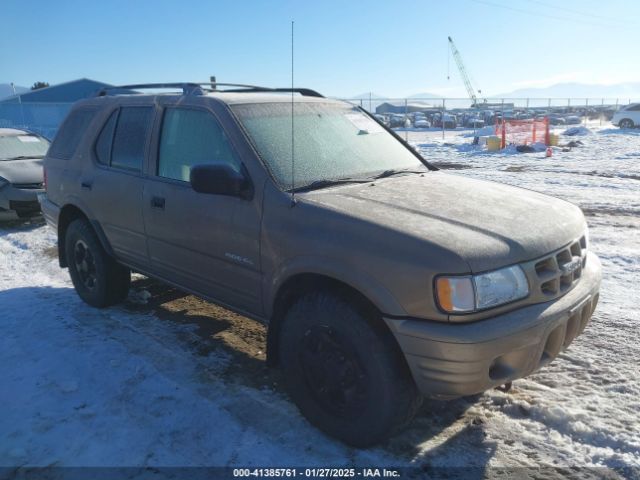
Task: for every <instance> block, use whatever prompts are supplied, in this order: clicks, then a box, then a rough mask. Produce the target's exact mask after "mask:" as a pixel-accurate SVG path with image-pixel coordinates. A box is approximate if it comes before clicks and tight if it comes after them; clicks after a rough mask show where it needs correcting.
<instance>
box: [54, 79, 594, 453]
mask: <svg viewBox="0 0 640 480" xmlns="http://www.w3.org/2000/svg"><path fill="white" fill-rule="evenodd" d="M164 86H165V87H166V85H164ZM148 87H149V88H151V87H153V86H148ZM175 87H176V88H178V87H179V88H180V89H181V91H180V93H177V94H162V95H159V94H136V95H124V94H121V95H109V91H106V92H105V95H104V96H99V97H96V98H92V99H86V100H82V101H79V102H77V103H76V104H75V105H74V106H73V107H72V110H71V111H70V113H69V115H68V117H67V118H66V120H65V121H64V123H63V125H62V126H61V128H60V131H59V133H58V134H57V136H56V137H55V140H54V142H53V144H52V146H51V148H50V149H49V152H48V154H47V156H46V159H45V169H46V174H47V193H46V197H43V198H42V207H43V211H44V215H45V218H46V220H47V222H48V223H49V224H50V225H51V226H52V227H53V229H55V231H56V232H57V235H58V255H59V261H60V266H61V267H67V268H68V269H69V274H70V276H71V280H72V281H73V285H74V287H75V289H76V291H77V293H78V295H79V296H80V298H82V299H83V300H84V301H85V302H86V303H88V304H89V305H92V306H94V307H98V308H101V307H108V306H110V305H114V304H116V303H118V302H121V301H123V300H124V299H125V297H126V296H127V291H128V289H129V283H130V272H131V271H135V272H141V273H143V274H145V275H147V276H151V277H155V278H157V279H160V280H163V281H167V282H169V283H170V284H172V285H174V286H177V287H179V288H182V289H184V290H185V291H187V292H191V293H193V294H196V295H200V296H202V297H203V298H205V299H209V300H211V301H214V302H217V303H219V304H221V305H224V306H225V307H226V308H229V309H231V310H233V311H235V312H238V313H240V314H243V315H246V316H249V317H251V318H253V319H255V320H258V321H261V322H264V323H266V324H268V339H267V357H268V362H269V364H271V365H277V366H279V367H280V368H281V369H282V371H283V373H284V379H285V383H286V387H287V390H288V392H289V394H290V396H291V398H292V399H293V401H294V402H295V403H296V405H297V406H298V407H299V409H300V411H301V412H302V413H303V414H304V415H305V416H306V418H307V419H309V421H310V422H311V423H313V424H314V425H316V426H317V427H318V428H320V429H322V430H324V431H325V432H327V433H328V434H330V435H333V436H335V437H337V438H339V439H341V440H342V441H344V442H346V443H348V444H351V445H356V446H367V445H372V444H374V443H377V442H379V441H381V440H383V439H385V438H387V437H388V436H389V435H390V434H392V433H393V432H394V431H395V430H396V429H397V428H399V426H401V425H403V424H404V423H406V422H407V421H408V420H409V419H410V418H411V417H412V415H413V414H414V413H415V412H416V410H417V409H418V407H419V406H420V402H421V399H422V396H423V395H426V396H430V397H435V398H455V397H460V396H465V395H472V394H476V393H479V392H482V391H484V390H487V389H489V388H492V387H495V386H498V385H502V384H505V383H507V382H510V381H512V380H514V379H517V378H520V377H523V376H525V375H529V374H530V373H532V372H534V371H536V370H538V369H539V368H541V367H543V366H545V365H547V364H548V363H549V362H551V361H552V360H553V359H554V358H555V357H556V356H557V355H558V353H559V352H560V351H561V350H562V349H563V348H565V347H567V346H569V344H570V343H571V342H572V341H573V340H574V338H576V336H578V335H579V334H580V333H582V331H583V330H584V328H585V326H586V325H587V323H588V322H589V319H590V317H591V314H592V313H593V310H594V309H595V307H596V303H597V301H598V292H599V286H600V277H601V272H600V268H601V267H600V263H599V260H598V258H597V257H596V255H595V254H593V253H591V250H590V246H589V244H588V236H587V225H586V222H585V218H584V216H583V214H582V212H581V211H580V209H579V208H578V207H577V206H575V205H572V204H570V203H568V202H566V201H563V200H560V199H556V198H553V197H549V196H546V195H542V194H539V193H536V192H533V191H530V190H526V189H521V188H516V187H512V186H507V185H502V184H499V183H493V182H488V181H482V180H476V179H473V178H470V177H465V176H459V175H452V174H448V173H446V172H443V171H439V170H438V169H437V168H435V167H433V166H432V165H431V164H429V163H428V162H427V161H426V160H425V159H423V158H422V157H421V156H420V155H419V154H418V153H417V152H416V151H415V150H414V149H412V148H411V147H410V146H409V145H408V144H407V143H405V142H404V141H403V140H402V138H401V137H400V136H398V135H395V134H394V133H393V132H391V131H389V130H387V129H385V127H383V126H381V125H380V124H379V123H377V122H375V120H374V119H373V117H371V116H370V115H369V114H367V113H366V112H364V111H362V110H360V109H358V108H357V107H354V106H353V105H350V104H348V103H345V102H341V101H338V100H332V99H328V98H324V97H323V96H322V95H320V94H319V93H317V92H314V91H312V90H309V89H300V90H296V91H297V92H298V93H299V95H298V96H296V97H295V98H294V102H295V103H294V105H295V106H296V107H297V108H294V109H292V108H291V105H292V104H291V100H290V97H289V96H283V95H281V94H279V93H277V92H274V93H271V92H269V90H268V89H264V88H255V87H254V88H242V87H241V86H236V87H227V88H232V89H234V90H235V91H233V92H224V91H211V90H205V89H202V88H201V87H200V86H198V85H194V84H176V85H175ZM120 88H125V89H126V88H133V87H120ZM283 90H284V91H286V89H278V92H282V91H283ZM291 115H294V117H296V118H297V119H296V121H295V126H296V130H295V131H294V133H292V130H291V125H292V117H291ZM294 134H295V135H296V136H299V137H300V138H303V139H304V141H298V142H296V143H295V146H296V148H295V163H294V162H293V157H292V148H291V146H292V144H293V141H294V138H293V137H292V135H294ZM289 139H291V142H292V143H291V144H290V143H289V141H288V140H289ZM345 152H348V153H349V154H348V155H345Z"/></svg>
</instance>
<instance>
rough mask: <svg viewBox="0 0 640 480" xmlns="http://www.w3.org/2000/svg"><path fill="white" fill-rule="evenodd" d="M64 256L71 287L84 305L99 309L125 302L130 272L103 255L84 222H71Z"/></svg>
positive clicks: (93, 235)
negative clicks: (67, 265) (71, 283)
mask: <svg viewBox="0 0 640 480" xmlns="http://www.w3.org/2000/svg"><path fill="white" fill-rule="evenodd" d="M65 253H66V256H67V261H68V264H69V274H70V275H71V281H72V282H73V286H74V287H75V289H76V292H78V295H79V296H80V298H82V300H84V301H85V302H86V303H88V304H89V305H92V306H94V307H98V308H102V307H108V306H110V305H114V304H116V303H120V302H121V301H123V300H124V299H125V298H126V296H127V293H128V291H129V284H130V282H131V272H130V271H129V269H128V268H126V267H123V266H122V265H120V264H119V263H117V262H116V261H115V260H114V259H113V258H111V257H110V256H109V255H108V254H107V252H105V250H104V248H102V245H101V244H100V241H99V240H98V237H97V236H96V234H95V232H94V230H93V228H92V227H91V225H90V224H89V222H88V221H86V220H83V219H78V220H74V221H73V222H71V224H70V225H69V227H68V229H67V233H66V236H65Z"/></svg>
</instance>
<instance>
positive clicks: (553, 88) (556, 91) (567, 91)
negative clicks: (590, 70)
mask: <svg viewBox="0 0 640 480" xmlns="http://www.w3.org/2000/svg"><path fill="white" fill-rule="evenodd" d="M457 96H460V95H457ZM488 97H489V98H502V97H504V98H593V99H596V98H606V99H615V98H619V99H620V101H625V100H627V99H630V98H633V99H638V98H640V82H627V83H617V84H611V85H603V84H589V83H579V82H566V83H557V84H554V85H550V86H548V87H539V88H520V89H516V90H512V91H511V92H506V93H500V94H497V95H488ZM341 98H350V99H362V100H368V99H369V93H361V94H360V95H355V96H353V97H341ZM388 98H401V97H398V96H395V97H394V96H391V95H386V96H385V95H380V94H378V93H372V94H371V99H372V100H381V99H388ZM402 98H405V97H402ZM406 98H443V97H442V95H436V94H434V93H429V92H423V93H414V94H413V95H409V96H407V97H406Z"/></svg>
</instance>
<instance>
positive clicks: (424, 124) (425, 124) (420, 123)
mask: <svg viewBox="0 0 640 480" xmlns="http://www.w3.org/2000/svg"><path fill="white" fill-rule="evenodd" d="M413 126H414V127H415V128H431V123H430V122H429V120H426V119H424V118H418V119H417V120H416V121H415V122H413Z"/></svg>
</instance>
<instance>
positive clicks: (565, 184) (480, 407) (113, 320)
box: [0, 129, 640, 468]
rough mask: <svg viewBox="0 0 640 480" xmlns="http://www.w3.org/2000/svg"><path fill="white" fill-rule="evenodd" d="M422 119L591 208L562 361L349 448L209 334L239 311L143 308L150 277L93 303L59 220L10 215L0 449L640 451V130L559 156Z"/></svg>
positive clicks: (470, 161) (126, 459)
mask: <svg viewBox="0 0 640 480" xmlns="http://www.w3.org/2000/svg"><path fill="white" fill-rule="evenodd" d="M407 134H408V135H409V140H410V141H411V142H412V143H413V144H414V145H416V147H417V148H418V149H420V150H421V151H422V152H423V154H424V155H425V156H426V157H427V158H428V159H429V160H431V161H433V162H434V163H436V164H438V165H440V166H441V167H442V168H449V169H451V171H452V172H453V173H455V174H460V175H469V176H473V177H477V178H485V179H491V180H497V181H500V182H505V183H510V184H514V185H520V186H523V187H526V188H531V189H534V190H538V191H542V192H545V193H549V194H553V195H556V196H559V197H562V198H565V199H567V200H570V201H573V202H575V203H577V204H579V205H580V206H581V207H582V208H583V209H584V210H585V212H586V214H587V219H588V221H589V224H590V228H591V243H592V248H593V249H594V250H595V251H596V253H597V254H598V255H600V258H601V259H602V262H603V267H604V279H603V284H602V292H601V297H600V304H599V306H598V308H597V310H596V313H595V316H594V318H593V320H592V323H591V324H590V326H589V327H588V329H587V330H586V332H585V333H584V334H583V335H582V336H581V337H579V338H578V339H577V340H576V341H575V342H574V343H573V344H572V346H571V347H570V348H569V350H568V351H567V352H565V353H563V354H561V355H560V356H559V358H558V359H557V360H556V361H555V362H553V363H552V364H551V365H550V366H548V367H546V368H545V369H543V370H542V371H541V372H539V373H537V374H535V375H532V376H531V377H529V378H527V379H523V380H518V381H516V382H514V387H513V389H512V390H511V391H510V392H509V393H503V392H500V391H497V390H492V391H489V392H486V393H485V394H483V395H479V396H477V397H473V398H465V399H460V400H456V401H451V402H436V401H428V402H426V403H425V406H424V407H423V408H422V410H421V412H420V413H419V415H418V416H417V418H416V420H415V421H414V422H413V424H412V425H411V426H409V427H408V428H407V429H406V430H405V431H403V432H402V433H401V434H399V435H397V436H396V437H394V438H393V439H391V440H390V441H389V442H388V443H386V444H385V445H382V446H380V447H378V448H374V449H369V450H357V449H351V448H347V447H345V446H343V445H342V444H340V443H338V442H336V441H334V440H332V439H330V438H327V437H326V436H324V435H323V434H321V433H319V432H318V431H317V430H315V429H314V428H313V427H311V426H309V425H308V424H307V423H306V421H305V420H304V419H303V418H302V417H301V416H300V415H299V414H298V412H297V410H296V408H295V407H294V406H293V405H292V404H291V403H290V401H289V400H288V399H287V398H286V396H285V395H284V394H283V393H282V392H281V390H280V389H279V388H278V387H277V386H275V387H273V386H272V385H271V384H270V383H269V382H266V383H263V384H260V382H257V384H256V383H255V382H251V381H245V377H243V376H242V375H238V374H233V373H231V374H230V373H229V372H238V371H239V370H238V369H237V368H236V369H234V368H232V367H234V366H235V365H234V364H235V363H236V359H237V358H238V356H237V352H236V351H234V344H233V343H231V344H225V345H223V344H219V345H218V344H216V346H214V347H211V346H208V347H207V348H206V349H203V348H202V347H203V345H204V344H205V343H206V341H207V339H206V338H205V336H203V335H202V334H201V333H200V330H199V328H201V326H202V324H203V323H204V324H211V325H213V324H216V325H217V326H216V327H212V328H213V329H214V330H216V329H217V330H224V329H225V328H228V327H229V324H233V322H235V321H237V319H236V320H234V317H233V316H232V315H229V316H227V317H224V316H223V317H222V320H221V319H220V318H218V317H215V316H207V315H208V314H207V313H206V311H205V310H206V309H205V310H202V311H204V313H202V311H201V313H200V315H197V316H196V315H191V313H190V312H189V311H187V310H186V308H187V307H185V308H184V309H183V308H182V306H180V305H178V307H175V308H174V310H175V311H177V314H178V316H181V314H182V317H184V318H183V319H182V320H181V321H172V320H171V319H168V318H165V316H162V315H160V314H159V313H157V312H155V311H154V310H145V309H139V310H136V308H134V306H135V304H137V303H142V304H144V303H145V301H146V300H147V298H146V297H147V295H148V294H145V293H144V291H139V292H137V294H136V295H134V296H132V298H131V300H130V302H129V306H126V305H125V306H122V307H114V308H110V309H105V310H95V309H92V308H91V307H88V306H86V305H85V304H83V303H82V302H81V301H80V299H79V298H78V297H77V295H76V294H75V292H74V291H73V289H72V287H71V283H70V281H69V279H68V275H67V272H66V271H65V270H61V269H59V268H58V266H57V260H56V259H55V258H54V255H55V250H54V248H53V247H54V246H55V241H56V239H55V235H54V233H53V232H52V231H50V230H49V229H48V228H47V227H45V226H43V225H42V224H41V223H37V222H36V223H34V224H29V223H28V224H0V304H1V305H2V307H3V308H2V312H3V313H2V316H1V317H0V379H2V382H1V384H0V406H1V408H2V410H0V435H1V436H0V466H21V465H40V466H43V465H44V466H46V465H62V466H73V465H78V466H85V465H91V466H122V465H131V466H134V465H135V466H139V465H143V466H147V465H153V466H201V465H207V466H220V465H225V466H248V465H257V466H291V465H297V466H305V465H309V466H328V465H334V466H349V465H358V466H385V465H393V466H401V465H414V466H415V465H427V464H428V465H431V466H434V467H441V466H452V465H453V466H468V465H472V466H477V467H484V466H492V467H499V466H531V467H536V466H539V465H549V466H562V467H566V466H604V467H610V468H619V467H623V466H632V467H636V468H640V433H639V431H640V375H639V374H640V370H639V364H640V328H638V327H639V325H638V322H639V320H640V314H639V313H638V310H637V307H638V304H639V303H640V295H639V293H638V285H639V284H640V132H621V131H619V130H617V129H600V130H597V131H596V132H595V134H593V135H582V136H579V137H561V142H562V143H566V142H568V141H570V140H572V139H574V140H575V139H576V138H579V139H580V141H581V142H583V143H584V145H582V146H579V147H576V148H573V149H572V150H571V151H569V152H561V149H559V148H556V149H555V151H554V155H553V156H552V157H551V158H545V157H544V153H530V154H517V153H512V152H507V153H488V152H486V150H483V149H481V148H480V147H474V146H472V145H470V139H469V138H468V136H465V133H464V132H460V133H453V134H452V133H448V134H447V138H446V139H445V140H443V139H442V138H441V134H440V132H420V133H417V132H409V133H407ZM167 302H170V300H167ZM132 305H133V306H132ZM181 305H182V304H181ZM199 308H205V307H199ZM196 318H197V320H195V319H196ZM243 321H244V322H247V320H246V319H244V320H243ZM207 345H208V344H207ZM203 351H204V352H205V353H203ZM260 353H261V352H260ZM256 355H257V354H256ZM256 358H258V357H256Z"/></svg>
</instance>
